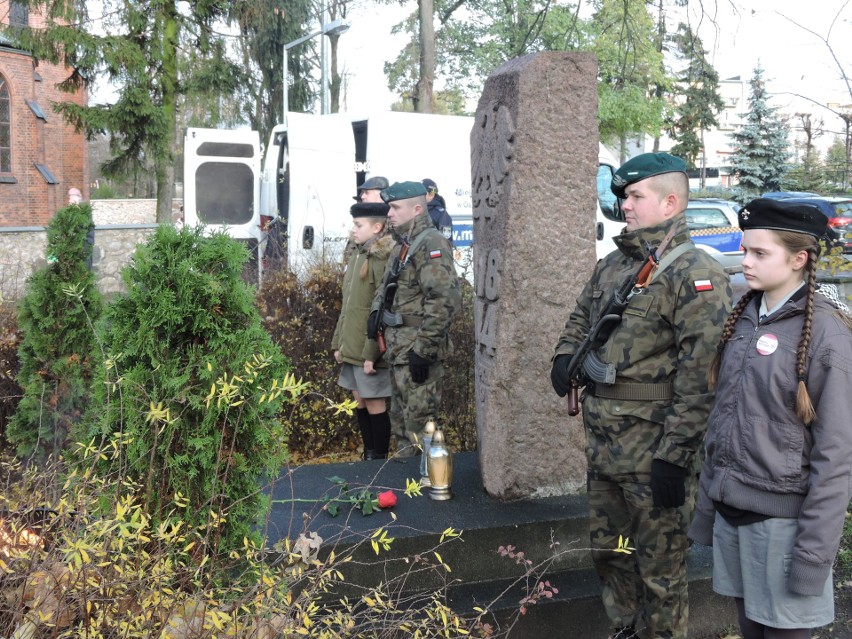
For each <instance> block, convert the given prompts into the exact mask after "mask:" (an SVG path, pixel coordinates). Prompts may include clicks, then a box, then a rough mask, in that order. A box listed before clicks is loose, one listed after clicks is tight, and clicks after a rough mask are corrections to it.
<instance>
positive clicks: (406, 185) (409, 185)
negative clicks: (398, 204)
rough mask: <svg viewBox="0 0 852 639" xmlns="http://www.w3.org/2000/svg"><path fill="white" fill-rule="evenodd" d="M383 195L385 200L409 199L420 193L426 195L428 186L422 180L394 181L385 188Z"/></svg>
mask: <svg viewBox="0 0 852 639" xmlns="http://www.w3.org/2000/svg"><path fill="white" fill-rule="evenodd" d="M381 195H382V199H383V200H384V201H385V202H394V201H396V200H407V199H409V198H412V197H417V196H418V195H426V187H425V186H423V184H422V183H420V182H394V183H393V184H391V185H390V186H389V187H388V188H386V189H385V190H383V191H382V193H381Z"/></svg>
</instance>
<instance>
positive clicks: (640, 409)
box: [551, 153, 731, 639]
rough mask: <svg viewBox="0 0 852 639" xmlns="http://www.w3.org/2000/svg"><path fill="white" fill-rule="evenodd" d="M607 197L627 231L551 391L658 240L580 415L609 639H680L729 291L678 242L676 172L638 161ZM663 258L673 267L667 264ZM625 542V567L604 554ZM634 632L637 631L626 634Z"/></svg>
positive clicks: (603, 351)
mask: <svg viewBox="0 0 852 639" xmlns="http://www.w3.org/2000/svg"><path fill="white" fill-rule="evenodd" d="M611 188H612V191H613V193H615V195H616V196H618V197H619V198H622V199H623V200H624V202H623V210H624V213H625V221H626V223H627V227H626V228H625V230H624V231H623V232H622V234H621V235H619V236H618V237H616V238H614V240H615V243H616V245H617V247H618V250H616V251H613V252H612V253H610V254H609V255H608V256H606V257H605V258H604V259H602V260H601V261H599V262H598V264H597V265H596V267H595V270H594V273H593V275H592V279H591V281H589V283H588V284H587V285H586V287H585V288H584V290H583V292H582V294H581V295H580V297H579V299H578V300H577V306H576V308H575V310H574V312H573V313H571V316H570V318H569V319H568V322H567V323H566V324H565V328H564V330H563V331H562V334H561V336H560V338H559V342H558V344H557V346H556V352H555V356H554V360H553V370H552V372H551V380H552V382H553V386H554V389H555V390H556V392H557V393H558V394H559V395H560V396H564V395H565V394H566V392H567V391H568V389H569V384H570V381H571V380H569V379H568V371H567V367H568V363H569V362H570V359H571V355H572V354H573V353H574V352H575V351H576V350H577V349H578V348H579V346H580V345H581V343H582V342H583V340H584V338H585V337H586V335H587V334H588V333H589V330H590V327H592V326H594V324H595V322H596V321H597V320H598V319H599V317H600V314H601V311H602V310H603V308H604V307H605V306H606V304H607V302H608V301H609V300H610V298H611V297H612V294H613V292H614V291H615V290H616V289H617V288H618V287H620V286H621V285H622V283H623V282H624V281H625V280H626V279H628V278H629V277H631V276H633V275H635V274H636V273H637V272H638V270H639V268H640V267H641V265H642V263H643V261H644V260H645V259H646V258H647V257H648V255H649V253H650V252H651V250H653V249H654V248H655V247H658V246H660V245H664V242H663V240H664V238H666V237H667V238H668V240H669V243H668V245H667V246H665V245H664V248H663V251H662V254H661V255H658V256H657V257H658V258H660V259H661V264H660V266H659V267H658V268H657V271H656V273H655V274H654V279H653V280H652V281H651V282H650V284H648V286H647V288H645V289H644V290H641V292H639V293H638V294H635V295H634V296H633V297H631V298H630V301H629V304H628V305H627V307H626V310H625V311H624V313H623V315H622V319H621V322H620V323H619V324H618V325H617V326H616V327H615V329H614V330H613V331H612V333H611V334H610V336H609V338H608V340H607V341H606V343H605V344H604V345H603V346H602V347H600V348H599V349H598V350H597V351H596V354H597V355H598V356H599V357H600V359H601V360H602V361H603V362H604V363H608V364H612V365H614V367H615V371H616V380H615V383H614V384H605V383H599V382H591V383H587V384H586V386H585V390H584V392H583V396H582V403H583V421H584V425H585V430H586V456H587V459H588V465H589V466H588V497H589V523H590V529H591V530H590V534H591V547H592V559H593V561H594V564H595V568H596V570H597V572H598V575H599V577H600V579H601V584H602V594H603V603H604V607H605V608H606V611H607V614H608V615H609V617H610V619H611V620H612V622H613V625H614V626H615V628H616V630H615V631H614V632H613V634H612V635H611V637H618V638H619V639H634V638H638V637H640V636H643V637H646V638H651V637H660V638H663V637H665V638H668V639H685V638H686V634H687V615H688V600H687V574H686V551H687V547H688V542H687V537H686V530H687V527H688V525H689V522H690V518H691V515H692V510H693V506H694V503H695V489H696V473H697V471H698V469H699V468H700V459H699V456H700V455H699V451H700V450H701V447H702V442H703V438H704V432H705V429H706V426H707V415H708V411H709V409H710V405H711V401H712V395H711V393H710V392H709V391H708V388H707V371H708V367H709V365H710V362H711V360H712V359H713V353H714V348H715V345H716V343H717V342H718V339H719V335H720V331H721V327H722V325H723V324H724V321H725V318H726V317H727V315H728V312H729V310H730V306H731V288H730V284H729V280H728V277H727V275H726V274H725V272H724V270H723V269H722V267H721V266H720V265H719V264H718V263H717V262H716V261H715V260H714V259H713V258H711V257H710V256H709V255H708V254H707V253H705V252H704V251H702V250H700V249H696V248H695V246H694V245H692V242H691V240H690V239H689V234H688V232H687V229H686V219H685V214H684V210H685V209H686V204H687V200H688V196H689V183H688V180H687V176H686V166H685V164H684V163H683V161H681V160H679V159H678V158H675V157H673V156H671V155H668V154H665V153H646V154H643V155H640V156H637V157H636V158H633V159H631V160H629V161H628V162H626V163H625V164H624V165H623V166H622V167H621V168H619V170H618V171H617V172H616V173H615V175H614V177H613V181H612V186H611ZM672 227H675V230H674V231H673V234H671V233H669V231H670V230H671V229H672ZM682 245H683V246H682ZM678 247H681V248H678ZM669 252H672V253H671V257H673V258H674V259H673V260H672V259H669V260H666V254H667V253H669ZM622 536H623V537H625V538H629V540H630V546H632V547H634V548H635V550H634V551H632V552H631V553H619V552H615V549H616V548H618V544H619V537H622ZM640 618H643V619H644V624H645V630H644V631H641V630H640V631H637V622H638V621H639V620H640ZM640 632H641V633H642V634H641V635H640V634H639V633H640Z"/></svg>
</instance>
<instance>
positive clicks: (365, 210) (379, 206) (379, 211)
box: [349, 202, 390, 217]
mask: <svg viewBox="0 0 852 639" xmlns="http://www.w3.org/2000/svg"><path fill="white" fill-rule="evenodd" d="M388 211H390V207H389V206H388V205H387V204H385V203H384V202H356V203H355V204H353V205H352V206H351V207H350V208H349V213H351V214H352V217H387V216H388Z"/></svg>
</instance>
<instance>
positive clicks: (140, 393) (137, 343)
mask: <svg viewBox="0 0 852 639" xmlns="http://www.w3.org/2000/svg"><path fill="white" fill-rule="evenodd" d="M247 259H248V255H247V253H246V250H245V249H244V248H243V247H242V246H241V245H240V244H239V243H237V242H235V241H234V240H232V239H230V238H228V237H227V236H226V235H224V234H215V235H213V236H212V237H204V236H203V235H202V233H201V230H200V229H190V228H186V227H184V228H183V229H181V230H180V231H177V230H175V229H174V228H173V227H171V226H168V225H162V226H160V227H159V228H158V229H157V231H156V233H155V234H154V235H153V236H152V237H151V238H150V239H149V240H148V242H146V243H145V244H144V245H141V246H139V247H138V248H137V250H136V252H135V253H134V256H133V260H132V262H131V264H130V265H129V266H128V267H126V268H125V269H124V270H123V271H122V278H123V280H124V284H125V287H126V290H127V293H126V294H124V295H121V296H120V297H117V298H116V299H115V300H113V302H112V303H111V304H110V305H109V307H108V308H107V310H106V311H105V313H104V318H103V319H104V321H103V323H102V327H101V330H100V331H99V337H100V340H101V342H102V344H103V350H104V352H105V357H104V358H103V360H102V361H101V362H99V364H100V365H99V367H98V368H97V370H96V379H95V384H94V396H93V399H92V410H91V411H90V412H89V413H88V414H87V418H86V420H85V422H83V423H82V424H81V427H80V428H78V429H77V430H76V431H75V434H76V438H75V441H77V442H81V443H82V447H81V448H78V449H77V450H75V451H73V452H74V455H73V456H72V462H73V464H74V468H75V472H76V473H77V475H78V476H82V475H84V474H85V473H88V472H90V470H91V469H89V468H88V467H87V464H88V463H89V460H96V468H95V469H94V470H96V472H97V473H98V474H99V475H100V476H103V477H108V476H112V477H113V483H112V484H108V485H111V486H112V489H111V490H110V491H109V493H108V500H104V503H108V501H112V500H114V499H116V498H118V497H117V495H119V494H120V493H122V492H124V491H128V490H129V491H130V492H131V493H133V494H135V495H137V496H138V499H139V503H140V505H141V506H142V507H143V509H144V511H145V512H146V513H147V514H148V515H149V516H150V517H151V518H152V522H153V525H155V526H156V525H159V523H160V522H162V521H165V520H166V518H167V514H168V512H170V509H171V507H172V506H171V505H172V504H173V503H174V502H175V500H176V499H181V500H185V501H186V503H187V505H188V507H187V509H186V511H185V516H186V517H187V520H188V521H187V523H189V524H191V525H202V524H204V523H206V522H208V521H211V520H215V521H216V522H217V525H216V535H215V536H214V538H211V539H208V540H207V542H206V543H208V544H211V545H212V547H213V548H214V549H219V550H228V549H231V548H234V547H240V546H242V543H243V538H244V537H251V536H252V534H253V533H252V530H253V525H254V524H255V523H256V521H257V518H258V515H259V513H261V512H262V511H263V507H264V504H265V502H264V499H263V498H262V496H261V495H260V494H259V492H258V486H259V484H260V482H261V480H262V479H263V478H264V477H266V476H269V475H270V474H272V473H274V472H276V471H277V470H278V469H279V468H280V467H281V465H282V463H283V460H284V458H285V446H284V442H283V431H282V427H281V423H280V421H279V419H278V417H277V414H278V410H279V408H280V406H279V405H280V399H279V396H280V393H281V392H282V388H281V386H282V384H284V383H285V379H286V378H285V373H286V370H287V369H286V363H285V360H284V357H283V356H282V354H281V352H280V351H279V350H278V348H277V347H276V346H275V345H274V344H273V343H272V340H271V339H270V338H269V335H268V334H267V333H266V332H265V331H264V329H263V326H262V325H261V321H260V316H259V315H258V313H257V309H256V308H255V306H254V290H253V289H251V288H249V287H247V286H246V285H245V284H244V283H243V282H242V281H241V279H240V272H241V269H242V266H243V264H244V262H245V261H246V260H247ZM287 383H288V384H289V385H290V386H293V385H294V384H293V380H289V382H287ZM109 450H120V451H121V454H120V455H113V456H109V455H107V454H106V451H109ZM92 451H97V454H94V453H93V452H92ZM83 453H85V454H83ZM128 477H129V478H130V481H132V482H133V487H132V489H128V488H127V485H126V484H127V481H128V479H127V478H128ZM226 512H227V516H225V515H224V514H223V513H226Z"/></svg>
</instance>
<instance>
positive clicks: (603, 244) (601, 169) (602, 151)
mask: <svg viewBox="0 0 852 639" xmlns="http://www.w3.org/2000/svg"><path fill="white" fill-rule="evenodd" d="M618 166H619V164H618V162H617V161H616V159H615V157H614V156H613V155H612V153H610V152H609V151H608V150H607V148H606V147H605V146H604V145H603V144H600V143H599V144H598V177H597V190H598V202H597V213H596V218H595V255H596V256H597V258H598V259H601V258H602V257H604V256H605V255H607V254H608V253H611V252H612V251H614V250H615V242H613V241H612V238H613V237H614V236H616V235H618V234H619V233H621V230H622V229H623V228H624V214H623V213H622V212H621V206H620V204H619V201H618V198H616V197H615V194H614V193H613V192H612V191H611V190H610V188H609V187H610V184H611V183H612V176H613V174H614V173H615V171H616V169H618Z"/></svg>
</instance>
